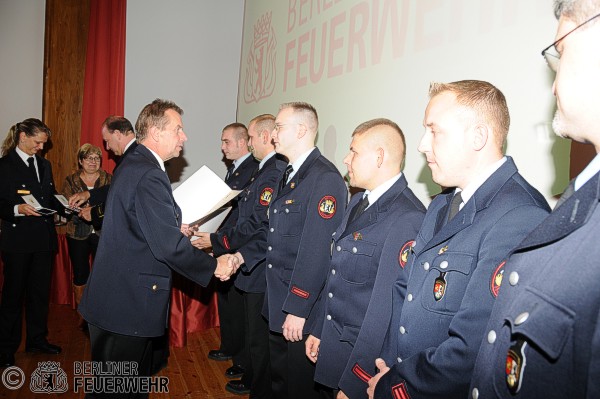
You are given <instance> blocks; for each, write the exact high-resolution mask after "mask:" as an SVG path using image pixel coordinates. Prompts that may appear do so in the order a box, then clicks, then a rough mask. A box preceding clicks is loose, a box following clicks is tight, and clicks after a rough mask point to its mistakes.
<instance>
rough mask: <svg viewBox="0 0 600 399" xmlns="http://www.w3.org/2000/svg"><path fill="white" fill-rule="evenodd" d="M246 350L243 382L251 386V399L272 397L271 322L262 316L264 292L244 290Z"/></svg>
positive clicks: (268, 398)
mask: <svg viewBox="0 0 600 399" xmlns="http://www.w3.org/2000/svg"><path fill="white" fill-rule="evenodd" d="M243 297H244V310H245V313H246V315H245V319H246V325H245V327H244V328H245V329H246V351H247V353H248V355H249V356H248V360H249V361H248V366H247V367H246V371H245V372H244V376H243V377H242V382H243V383H244V385H246V386H247V387H250V399H270V398H271V396H272V393H271V360H270V357H269V323H267V320H265V318H264V317H263V316H262V307H263V303H264V301H265V294H264V293H251V292H244V293H243Z"/></svg>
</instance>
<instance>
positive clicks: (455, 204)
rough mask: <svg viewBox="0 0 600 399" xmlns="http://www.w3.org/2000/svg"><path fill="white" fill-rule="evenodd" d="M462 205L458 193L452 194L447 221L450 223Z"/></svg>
mask: <svg viewBox="0 0 600 399" xmlns="http://www.w3.org/2000/svg"><path fill="white" fill-rule="evenodd" d="M461 203H462V197H461V195H460V191H459V192H457V193H456V194H454V197H452V202H451V203H450V212H449V213H448V221H451V220H452V218H453V217H454V216H456V214H457V213H458V211H459V210H460V204H461Z"/></svg>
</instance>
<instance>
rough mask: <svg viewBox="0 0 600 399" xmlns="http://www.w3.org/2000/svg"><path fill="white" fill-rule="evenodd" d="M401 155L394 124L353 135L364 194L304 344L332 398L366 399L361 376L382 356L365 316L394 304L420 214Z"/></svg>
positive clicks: (341, 234)
mask: <svg viewBox="0 0 600 399" xmlns="http://www.w3.org/2000/svg"><path fill="white" fill-rule="evenodd" d="M405 152H406V145H405V141H404V134H403V133H402V130H401V129H400V128H399V127H398V125H397V124H396V123H394V122H392V121H390V120H389V119H373V120H370V121H367V122H364V123H362V124H360V125H359V126H358V127H357V128H356V129H355V130H354V133H352V143H351V144H350V152H349V153H348V155H347V156H346V158H345V159H344V163H345V164H346V166H347V168H348V175H349V177H350V185H351V186H352V187H355V188H360V189H364V190H365V191H362V192H359V193H357V194H355V195H354V197H353V198H352V200H351V201H350V205H349V206H348V210H347V212H346V214H345V215H344V219H343V220H342V223H341V225H340V226H339V227H338V228H337V230H336V231H335V233H334V235H333V252H332V258H331V263H330V273H329V277H328V280H327V284H326V285H325V290H324V291H323V293H322V294H321V303H320V304H319V316H318V319H317V323H316V324H315V327H314V328H313V329H312V332H311V335H310V336H309V337H308V339H307V340H306V355H307V356H308V358H309V359H310V360H311V361H313V362H316V371H315V381H317V382H319V383H321V384H323V385H325V386H328V387H330V388H332V389H333V390H334V392H335V391H338V390H339V393H338V394H337V398H347V397H350V398H356V397H361V396H364V395H365V392H366V389H367V380H368V379H367V380H365V373H366V371H365V370H369V371H370V370H371V369H372V368H373V366H372V364H373V359H374V358H375V357H377V356H378V355H379V351H377V350H375V351H374V350H373V348H374V347H375V346H376V345H373V344H374V343H381V342H383V338H384V337H377V335H376V334H375V335H374V334H372V333H373V332H372V331H371V329H370V328H369V326H370V325H373V323H381V322H382V320H381V319H380V318H379V317H378V316H379V314H378V313H376V312H372V313H371V314H370V315H369V316H370V317H369V318H367V319H365V314H366V313H367V309H368V308H369V307H370V306H371V304H375V303H377V302H378V301H381V299H382V298H386V299H387V298H391V295H392V294H391V292H392V285H393V283H394V281H396V279H397V278H398V277H399V275H400V274H403V275H407V273H408V270H407V269H405V265H406V261H407V256H408V254H409V252H410V248H411V245H412V243H413V242H414V239H415V238H416V236H417V232H418V231H419V227H421V222H422V221H423V217H424V215H425V207H424V206H423V204H422V203H421V202H420V201H419V200H418V198H417V197H416V196H415V195H414V194H413V192H412V190H411V189H410V188H408V183H407V181H406V178H405V177H404V175H403V174H402V166H403V164H404V157H405ZM404 278H405V279H406V278H407V277H404ZM388 302H389V301H388ZM388 317H389V314H388ZM361 326H362V328H361Z"/></svg>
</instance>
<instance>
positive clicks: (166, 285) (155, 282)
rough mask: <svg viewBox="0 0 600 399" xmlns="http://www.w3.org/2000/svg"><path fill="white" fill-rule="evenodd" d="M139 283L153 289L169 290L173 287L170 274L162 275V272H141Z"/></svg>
mask: <svg viewBox="0 0 600 399" xmlns="http://www.w3.org/2000/svg"><path fill="white" fill-rule="evenodd" d="M138 285H139V286H140V287H144V288H148V289H150V290H152V291H158V290H161V291H168V290H170V289H171V279H170V278H169V276H161V275H160V274H149V273H140V274H139V275H138Z"/></svg>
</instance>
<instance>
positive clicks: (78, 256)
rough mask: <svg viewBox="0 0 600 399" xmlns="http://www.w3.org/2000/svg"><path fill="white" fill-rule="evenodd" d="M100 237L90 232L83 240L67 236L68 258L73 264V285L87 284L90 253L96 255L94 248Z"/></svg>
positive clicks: (96, 246)
mask: <svg viewBox="0 0 600 399" xmlns="http://www.w3.org/2000/svg"><path fill="white" fill-rule="evenodd" d="M99 240H100V237H98V236H97V235H96V234H90V235H89V236H88V237H87V238H86V239H84V240H76V239H74V238H71V237H67V245H68V247H69V258H70V259H71V264H72V265H73V284H74V285H85V284H87V280H88V277H89V275H90V268H91V265H90V255H91V256H92V257H94V256H96V249H98V241H99Z"/></svg>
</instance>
